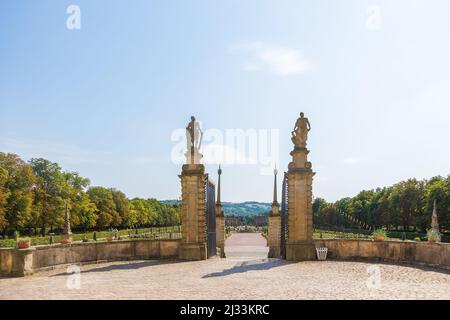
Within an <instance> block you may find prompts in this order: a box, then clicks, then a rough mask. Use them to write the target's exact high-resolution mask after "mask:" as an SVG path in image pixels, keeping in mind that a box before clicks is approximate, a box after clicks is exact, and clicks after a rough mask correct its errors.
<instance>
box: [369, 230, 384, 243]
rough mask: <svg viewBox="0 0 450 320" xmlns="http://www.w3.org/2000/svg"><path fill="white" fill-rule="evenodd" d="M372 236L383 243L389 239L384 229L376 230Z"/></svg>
mask: <svg viewBox="0 0 450 320" xmlns="http://www.w3.org/2000/svg"><path fill="white" fill-rule="evenodd" d="M372 236H373V238H374V239H375V240H377V241H383V240H385V239H386V238H387V233H386V231H385V230H383V229H377V230H374V231H373V233H372Z"/></svg>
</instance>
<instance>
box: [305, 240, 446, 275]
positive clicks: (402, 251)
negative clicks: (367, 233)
mask: <svg viewBox="0 0 450 320" xmlns="http://www.w3.org/2000/svg"><path fill="white" fill-rule="evenodd" d="M314 243H315V246H316V247H327V248H328V258H329V259H348V260H353V259H355V260H359V259H367V260H381V261H391V262H394V263H395V262H397V263H403V262H406V263H411V264H420V265H428V266H433V267H439V268H443V269H450V244H448V243H427V242H409V241H371V240H343V239H320V240H319V239H317V240H314Z"/></svg>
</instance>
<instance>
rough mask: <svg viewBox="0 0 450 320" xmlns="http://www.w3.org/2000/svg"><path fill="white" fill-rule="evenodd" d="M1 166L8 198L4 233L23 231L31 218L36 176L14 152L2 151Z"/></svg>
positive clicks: (4, 208) (0, 153) (6, 198)
mask: <svg viewBox="0 0 450 320" xmlns="http://www.w3.org/2000/svg"><path fill="white" fill-rule="evenodd" d="M0 166H1V167H2V168H3V174H2V175H3V180H4V182H3V189H4V190H5V191H4V197H5V199H4V200H3V201H5V200H6V203H5V204H4V205H3V210H4V218H3V219H5V218H6V223H5V222H3V228H4V229H3V233H6V232H10V233H12V231H15V230H17V231H22V230H23V229H24V227H25V226H26V224H27V222H28V221H29V220H30V218H31V214H30V213H31V206H32V202H33V192H32V190H33V187H34V182H35V176H34V174H33V171H32V169H31V167H30V166H29V165H28V164H26V163H25V162H24V161H22V159H20V158H19V156H17V155H15V154H12V153H2V152H0ZM4 171H6V173H5V172H4ZM6 195H7V197H6Z"/></svg>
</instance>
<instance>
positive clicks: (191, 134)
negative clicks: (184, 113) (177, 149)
mask: <svg viewBox="0 0 450 320" xmlns="http://www.w3.org/2000/svg"><path fill="white" fill-rule="evenodd" d="M202 139H203V131H202V129H201V128H200V124H199V123H198V121H196V120H195V117H194V116H192V117H191V121H190V122H189V124H188V125H187V127H186V142H187V154H186V158H187V159H188V163H189V164H198V163H200V159H201V158H202V155H201V154H200V152H199V150H200V147H201V145H202Z"/></svg>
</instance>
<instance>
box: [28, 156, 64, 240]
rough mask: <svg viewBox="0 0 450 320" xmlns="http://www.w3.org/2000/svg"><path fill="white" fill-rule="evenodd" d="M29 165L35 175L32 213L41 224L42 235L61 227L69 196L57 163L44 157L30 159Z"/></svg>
mask: <svg viewBox="0 0 450 320" xmlns="http://www.w3.org/2000/svg"><path fill="white" fill-rule="evenodd" d="M29 163H30V165H31V167H32V168H33V171H34V174H35V175H36V177H37V179H36V187H35V189H34V191H35V197H34V199H35V200H34V211H35V213H34V215H35V217H36V219H37V220H38V221H39V224H40V226H41V232H42V235H45V234H46V230H47V227H50V230H53V229H54V228H62V227H63V225H64V210H65V207H66V205H68V202H67V201H69V198H70V190H69V185H68V183H67V180H66V176H65V175H64V174H63V172H62V171H61V168H60V166H59V165H58V164H57V163H53V162H50V161H48V160H46V159H42V158H39V159H31V160H30V162H29Z"/></svg>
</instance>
